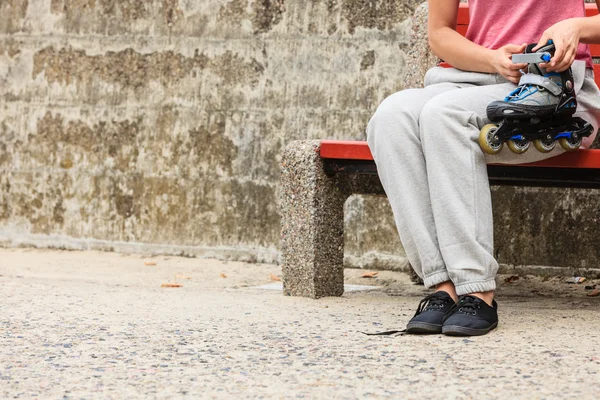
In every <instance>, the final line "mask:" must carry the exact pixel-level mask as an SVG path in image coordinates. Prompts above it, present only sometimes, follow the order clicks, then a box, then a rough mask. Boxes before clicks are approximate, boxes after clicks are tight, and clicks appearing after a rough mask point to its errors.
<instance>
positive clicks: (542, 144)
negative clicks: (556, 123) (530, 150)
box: [533, 139, 556, 153]
mask: <svg viewBox="0 0 600 400" xmlns="http://www.w3.org/2000/svg"><path fill="white" fill-rule="evenodd" d="M533 147H535V148H536V149H537V151H539V152H540V153H550V152H551V151H552V150H554V148H555V147H556V141H555V140H542V139H535V140H534V141H533Z"/></svg>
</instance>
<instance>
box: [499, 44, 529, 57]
mask: <svg viewBox="0 0 600 400" xmlns="http://www.w3.org/2000/svg"><path fill="white" fill-rule="evenodd" d="M526 47H527V43H523V44H512V43H511V44H507V45H506V46H504V51H506V52H507V53H509V54H511V55H512V54H516V53H522V52H524V51H525V48H526Z"/></svg>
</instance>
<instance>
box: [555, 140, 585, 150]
mask: <svg viewBox="0 0 600 400" xmlns="http://www.w3.org/2000/svg"><path fill="white" fill-rule="evenodd" d="M558 143H560V147H562V148H563V149H565V150H566V151H575V150H577V149H578V148H579V146H581V137H579V138H578V139H577V140H573V138H560V139H558Z"/></svg>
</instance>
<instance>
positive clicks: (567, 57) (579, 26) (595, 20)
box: [534, 0, 600, 72]
mask: <svg viewBox="0 0 600 400" xmlns="http://www.w3.org/2000/svg"><path fill="white" fill-rule="evenodd" d="M596 6H597V7H598V9H599V10H600V0H596ZM550 39H552V40H553V41H554V45H555V46H556V52H555V53H554V57H552V61H550V63H549V64H541V66H542V67H543V68H547V70H548V71H550V72H552V71H558V72H562V71H564V70H566V69H567V68H569V67H570V66H571V64H573V62H574V61H575V56H576V55H577V46H578V45H579V43H586V44H590V43H600V15H596V16H593V17H584V18H570V19H566V20H564V21H560V22H558V23H556V24H554V25H552V26H551V27H550V28H548V29H546V31H545V32H544V33H543V35H542V37H541V39H540V41H539V42H538V45H537V46H536V47H535V48H534V50H537V49H538V48H539V47H541V46H542V45H544V44H545V43H547V42H548V40H550Z"/></svg>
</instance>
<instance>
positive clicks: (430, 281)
mask: <svg viewBox="0 0 600 400" xmlns="http://www.w3.org/2000/svg"><path fill="white" fill-rule="evenodd" d="M449 280H450V275H448V271H440V272H435V273H433V274H431V275H429V276H427V277H425V279H423V284H424V285H425V287H426V288H431V287H434V286H435V285H437V284H438V283H442V282H447V281H449Z"/></svg>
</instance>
